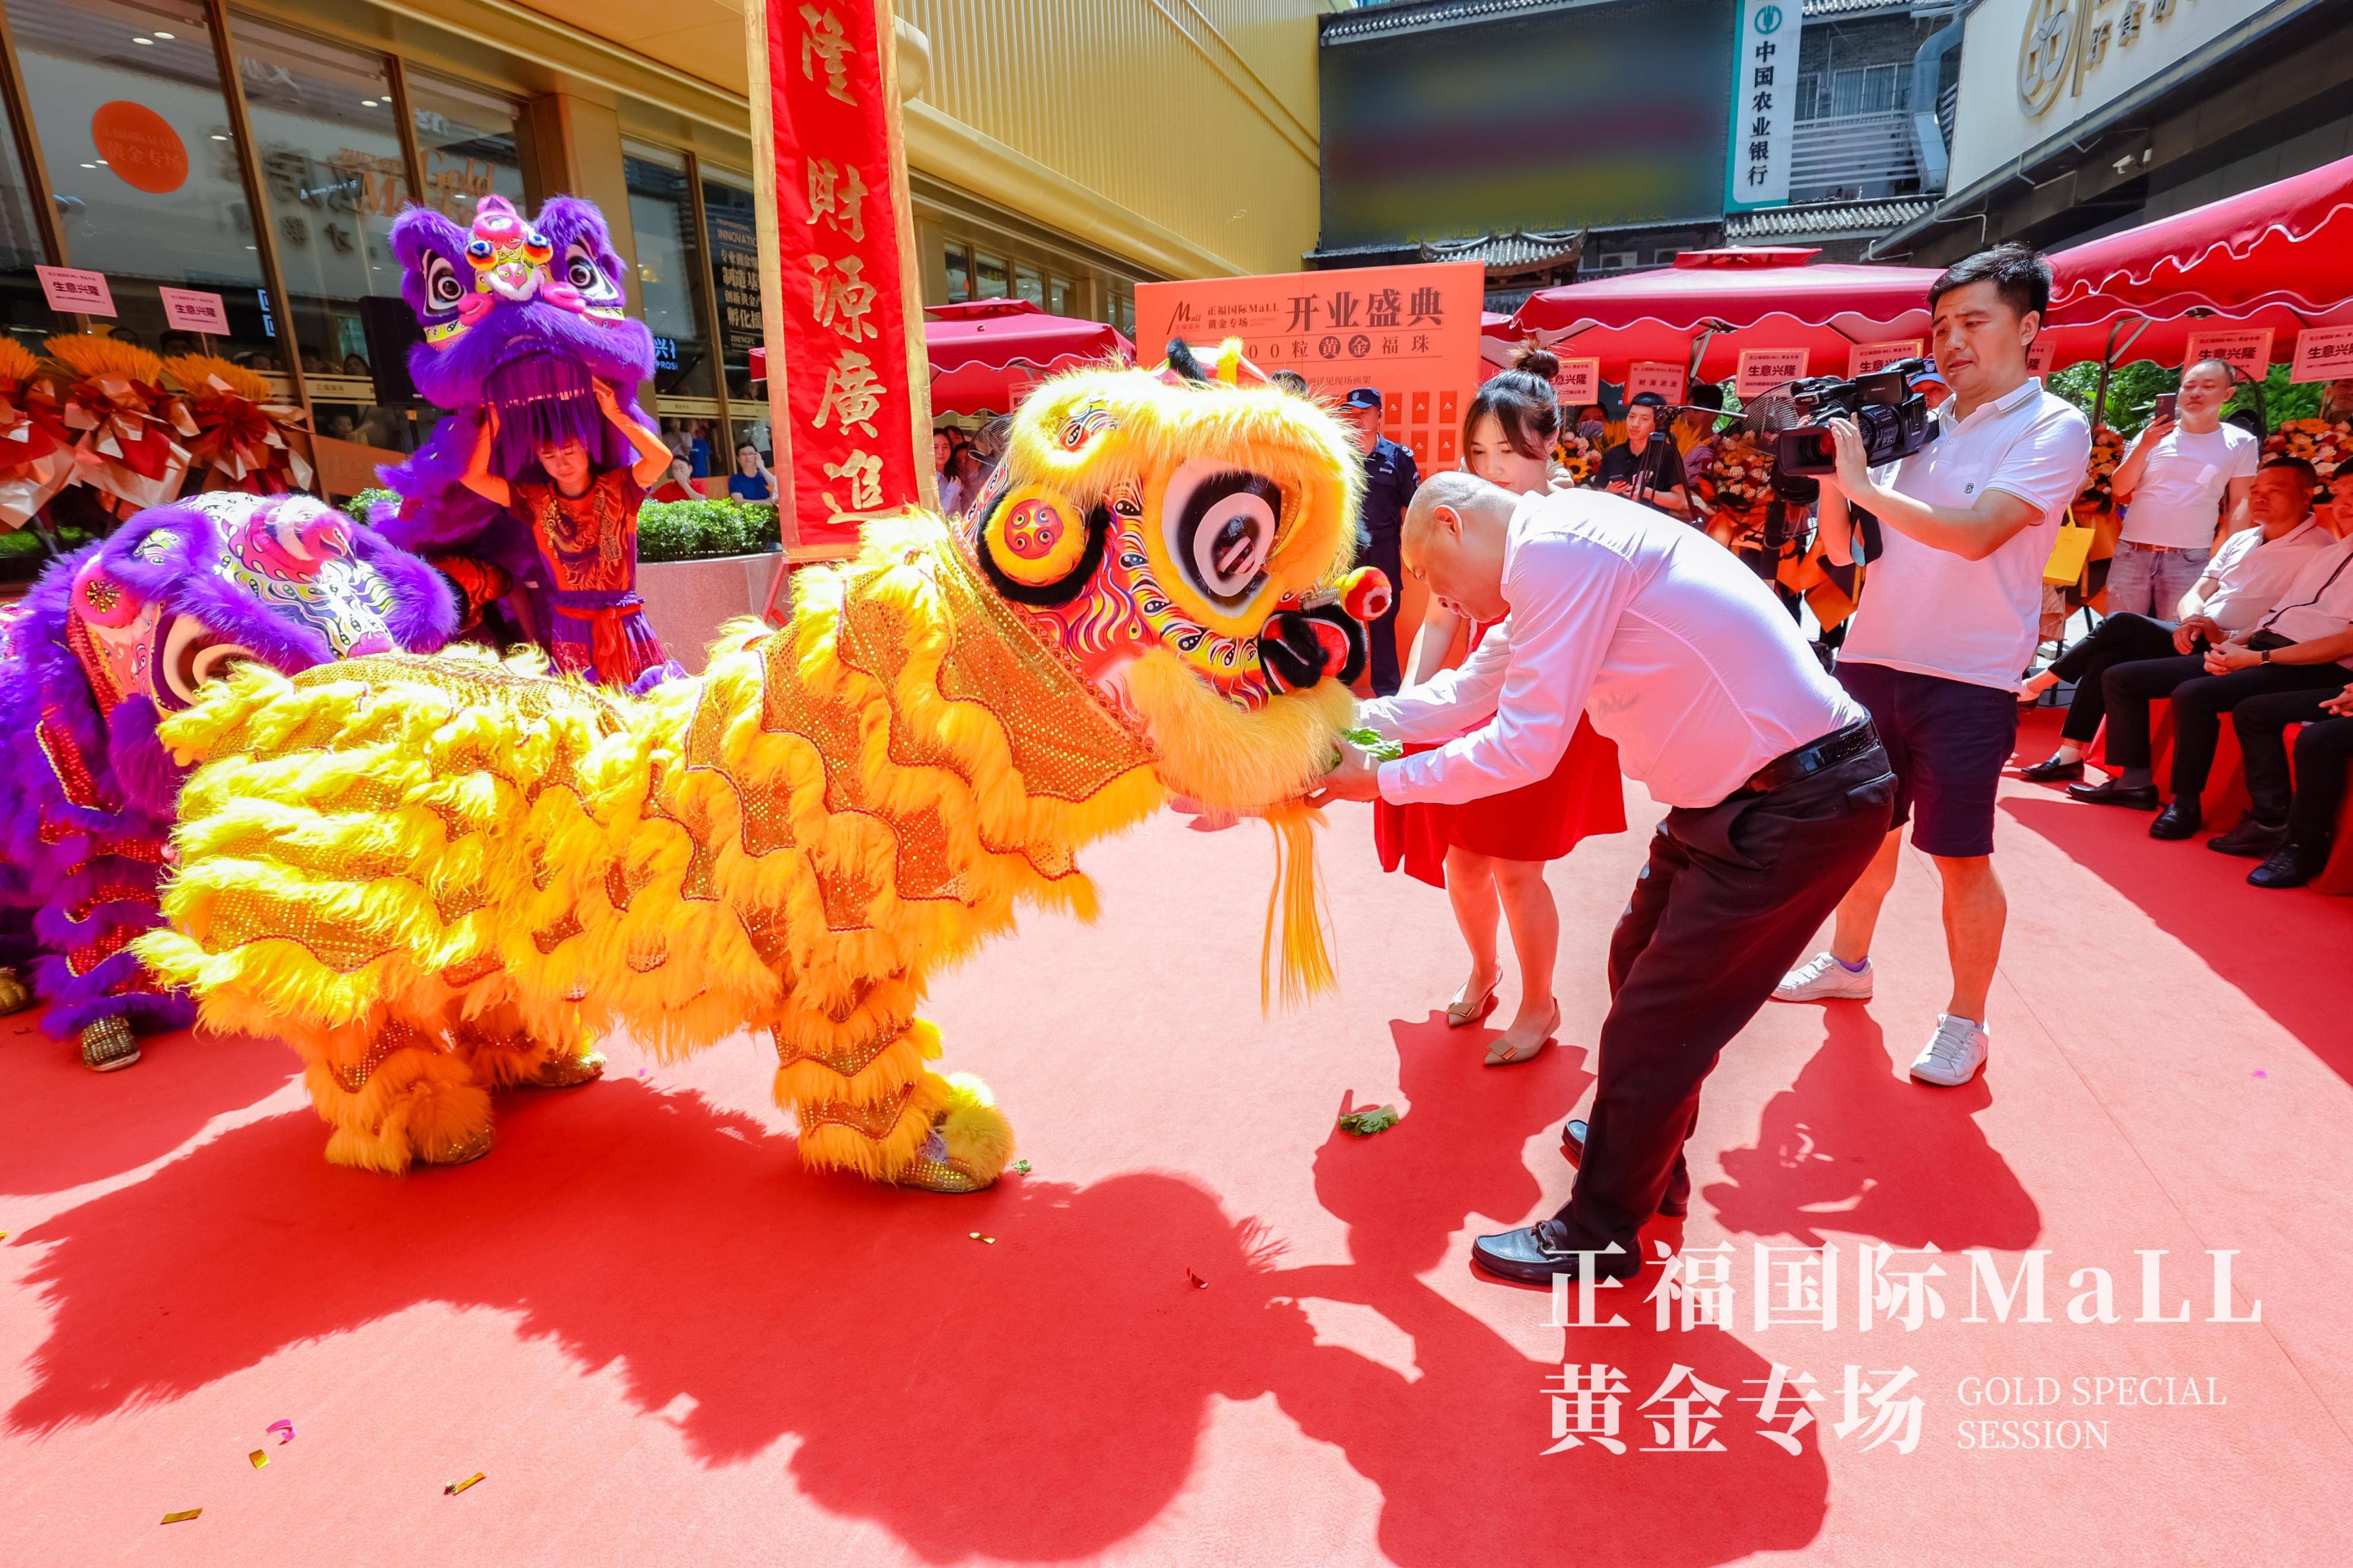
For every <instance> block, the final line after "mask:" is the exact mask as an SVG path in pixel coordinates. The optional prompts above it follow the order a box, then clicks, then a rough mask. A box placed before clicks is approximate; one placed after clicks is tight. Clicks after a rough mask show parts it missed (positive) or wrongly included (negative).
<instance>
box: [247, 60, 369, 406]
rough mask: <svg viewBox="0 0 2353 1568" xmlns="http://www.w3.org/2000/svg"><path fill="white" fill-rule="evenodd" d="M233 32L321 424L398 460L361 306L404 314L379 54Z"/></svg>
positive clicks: (290, 311) (272, 224)
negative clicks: (392, 452) (386, 450)
mask: <svg viewBox="0 0 2353 1568" xmlns="http://www.w3.org/2000/svg"><path fill="white" fill-rule="evenodd" d="M230 34H231V37H232V38H233V39H234V40H235V43H236V49H237V75H238V78H239V79H240V80H241V81H242V82H243V83H244V86H245V100H246V109H247V113H248V118H249V119H250V121H251V122H252V125H253V137H254V157H255V158H256V159H257V160H258V161H259V163H260V167H261V188H262V195H263V196H264V198H265V199H266V200H267V202H268V204H269V223H270V227H271V232H272V233H273V234H275V235H276V236H277V241H278V265H279V268H280V271H281V273H282V275H283V276H284V278H285V280H286V291H287V294H288V295H289V296H290V299H289V301H288V303H289V309H288V314H289V315H290V317H291V318H292V326H293V335H294V341H295V343H296V344H297V345H298V347H299V348H300V350H301V355H302V374H303V382H304V385H305V386H306V387H307V389H308V390H309V392H310V394H311V408H312V412H313V414H314V415H315V416H316V418H317V422H318V428H319V429H320V430H321V431H322V432H323V433H324V434H326V435H330V436H335V437H341V438H343V439H344V440H350V441H364V442H365V443H367V444H368V445H370V446H374V447H391V448H393V449H395V450H401V451H405V450H406V449H408V448H409V447H412V446H414V445H415V440H414V436H413V433H412V431H411V429H410V426H409V421H408V418H407V416H406V414H405V413H404V412H403V411H402V410H401V409H399V408H397V407H396V406H392V405H380V404H379V403H378V401H377V397H376V386H375V378H374V374H373V368H372V366H371V365H370V363H369V360H368V342H367V330H366V326H365V324H364V316H363V310H364V307H363V305H362V303H361V302H362V301H363V300H368V299H371V298H374V299H376V300H384V301H385V304H384V305H380V306H378V307H376V308H377V309H379V310H406V309H407V307H406V305H405V304H398V303H395V302H396V301H398V300H399V298H400V263H399V261H398V260H397V258H395V257H394V255H393V253H392V238H391V236H392V220H393V219H394V218H395V217H396V216H398V215H399V213H400V210H401V208H402V207H404V206H406V205H407V204H408V200H409V191H408V172H407V166H406V163H404V162H403V160H402V157H401V151H400V126H399V121H398V120H397V119H396V116H395V115H394V112H393V104H392V82H391V79H390V78H389V76H388V74H387V72H386V68H385V62H384V58H383V57H382V56H380V55H373V54H364V53H360V52H357V51H355V50H351V49H346V48H343V47H341V46H338V45H334V44H328V43H323V42H321V41H319V40H317V39H314V38H310V37H305V36H303V35H302V34H300V33H293V32H289V31H287V30H286V29H284V28H282V27H278V26H272V25H271V24H269V23H267V22H262V21H259V20H255V19H253V18H250V17H247V16H236V17H234V18H232V20H231V22H230ZM401 386H402V383H401V382H400V381H398V380H395V381H394V382H392V383H391V384H390V385H389V386H388V387H387V389H386V390H387V392H388V393H389V394H390V395H393V396H398V395H400V394H399V389H400V388H401Z"/></svg>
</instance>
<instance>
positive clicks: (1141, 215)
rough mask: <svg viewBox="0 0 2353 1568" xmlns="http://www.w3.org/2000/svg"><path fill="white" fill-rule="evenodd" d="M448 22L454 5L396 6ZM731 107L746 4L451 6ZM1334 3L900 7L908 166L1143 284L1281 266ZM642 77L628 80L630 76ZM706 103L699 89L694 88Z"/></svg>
mask: <svg viewBox="0 0 2353 1568" xmlns="http://www.w3.org/2000/svg"><path fill="white" fill-rule="evenodd" d="M408 4H409V5H414V6H415V7H416V9H417V10H419V11H423V12H427V13H439V15H438V16H436V19H437V20H440V19H442V17H443V16H448V15H449V14H450V11H451V8H452V0H408ZM459 4H460V8H461V9H462V10H463V11H469V12H470V13H471V14H472V20H473V22H474V25H475V26H476V27H477V28H480V29H482V30H484V31H490V32H497V31H500V30H501V29H500V28H499V27H498V26H497V23H498V22H499V21H500V20H501V19H505V18H513V17H517V16H532V17H533V20H539V21H543V22H547V23H553V24H554V25H556V26H559V27H561V28H563V29H565V30H566V31H571V32H574V33H575V34H576V35H578V36H579V37H580V39H581V42H582V43H583V44H584V45H585V46H586V47H588V48H589V49H590V50H592V51H596V50H599V49H601V50H607V51H618V52H621V53H623V54H625V55H628V56H634V57H637V58H638V59H639V60H642V61H643V62H646V63H647V65H649V67H650V68H652V69H653V70H655V71H657V72H662V73H669V72H675V73H678V74H679V75H681V76H683V77H685V78H689V79H691V80H692V81H693V82H694V83H696V84H707V85H708V86H709V87H710V88H712V89H716V90H717V92H718V93H719V94H720V95H723V98H725V99H727V100H732V101H733V104H734V105H735V107H736V110H737V112H738V113H739V115H740V116H741V117H742V118H741V119H740V121H739V123H742V124H743V125H744V126H745V127H746V131H747V132H748V126H749V110H748V108H746V107H744V92H745V88H746V76H745V70H744V44H743V32H742V28H743V12H742V5H741V3H740V0H659V3H655V4H649V3H648V0H538V3H537V4H535V5H530V6H528V7H525V6H522V5H515V4H512V0H459ZM1329 8H1330V5H1329V4H1328V0H900V4H899V14H900V16H901V17H902V19H903V20H904V21H906V22H907V23H909V24H911V25H913V26H915V27H917V28H919V29H920V30H921V31H922V32H923V34H924V35H925V37H926V38H927V39H928V41H929V45H930V51H929V52H930V60H929V71H928V80H927V82H926V85H925V87H924V89H923V93H922V95H921V96H920V97H919V98H918V99H917V100H915V101H913V103H911V104H910V105H909V106H908V110H907V117H906V122H907V152H908V163H909V165H910V167H911V168H912V169H913V171H914V172H915V173H917V174H923V175H929V176H930V177H931V178H933V179H934V180H936V181H938V182H940V183H942V184H949V185H954V186H955V187H957V188H958V189H960V190H963V191H966V192H969V193H970V194H971V195H975V196H977V197H979V198H981V199H982V200H984V201H987V202H990V203H994V204H996V205H998V206H1001V207H1004V208H1007V209H1008V210H1010V211H1011V212H1012V213H1014V214H1017V215H1018V216H1022V217H1025V218H1028V219H1029V220H1030V221H1032V222H1034V223H1036V224H1038V225H1039V226H1043V227H1045V228H1049V229H1051V230H1054V231H1057V232H1059V233H1060V234H1063V235H1066V236H1068V237H1071V239H1074V240H1077V241H1080V242H1082V244H1084V245H1087V246H1091V247H1099V248H1100V249H1102V250H1104V251H1107V252H1110V253H1113V255H1116V256H1118V257H1121V258H1125V259H1126V260H1128V261H1129V262H1131V263H1133V264H1134V268H1136V269H1137V270H1138V271H1140V272H1144V273H1150V274H1159V275H1163V276H1175V277H1184V276H1201V275H1214V274H1220V273H1232V272H1269V271H1288V270H1292V269H1293V268H1297V267H1298V266H1299V265H1300V258H1301V256H1302V255H1303V253H1304V252H1305V251H1306V250H1308V249H1309V248H1311V247H1313V246H1314V243H1315V236H1316V230H1317V226H1318V221H1319V220H1318V201H1319V198H1318V193H1317V188H1316V171H1317V157H1318V153H1317V144H1316V125H1317V119H1316V101H1315V17H1316V15H1317V14H1318V13H1319V12H1321V11H1324V10H1327V9H1329ZM633 74H636V73H633ZM691 96H700V95H691Z"/></svg>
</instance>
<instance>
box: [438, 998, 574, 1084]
mask: <svg viewBox="0 0 2353 1568" xmlns="http://www.w3.org/2000/svg"><path fill="white" fill-rule="evenodd" d="M447 1032H448V1037H449V1040H450V1043H451V1045H452V1046H453V1047H454V1048H455V1049H456V1050H457V1051H458V1052H459V1054H460V1055H461V1056H463V1057H464V1058H466V1061H467V1064H468V1065H469V1066H470V1067H471V1068H473V1071H474V1077H475V1079H477V1080H478V1081H480V1083H482V1084H483V1085H484V1086H486V1087H488V1088H491V1089H571V1088H573V1087H575V1085H578V1084H584V1083H587V1082H589V1081H591V1080H593V1079H598V1078H602V1077H603V1076H604V1073H605V1055H604V1053H603V1052H602V1051H599V1050H598V1049H597V1048H596V1044H595V1042H594V1041H593V1040H592V1038H591V1037H589V1036H588V1035H587V1034H586V1032H582V1033H578V1034H575V1035H574V1036H573V1037H570V1038H556V1039H546V1040H543V1039H540V1038H538V1037H535V1036H533V1034H532V1033H531V1032H530V1031H529V1030H527V1029H525V1028H524V1027H523V1026H522V1015H521V1013H520V1012H519V1011H518V1010H517V1009H516V1008H515V1007H514V1006H513V1005H511V1004H508V1003H500V1004H498V1005H495V1006H491V1007H485V1008H483V1009H481V1010H480V1012H478V1013H477V1014H476V1015H475V1016H472V1017H470V1018H460V1017H458V1016H456V1012H455V1010H454V1009H452V1010H451V1013H450V1017H449V1023H448V1031H447Z"/></svg>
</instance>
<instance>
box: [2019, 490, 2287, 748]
mask: <svg viewBox="0 0 2353 1568" xmlns="http://www.w3.org/2000/svg"><path fill="white" fill-rule="evenodd" d="M2318 483H2319V478H2318V476H2317V475H2316V473H2315V472H2314V471H2313V468H2312V465H2311V464H2310V463H2307V462H2306V461H2305V460H2304V459H2303V458H2273V459H2272V460H2271V461H2270V462H2269V463H2267V464H2265V465H2264V467H2263V470H2262V471H2261V472H2259V473H2257V474H2256V475H2255V478H2254V482H2253V484H2252V485H2250V486H2249V487H2248V492H2247V510H2248V513H2249V514H2250V515H2251V516H2252V517H2253V519H2254V520H2255V526H2254V527H2253V528H2248V529H2242V530H2241V531H2238V532H2237V533H2234V534H2232V535H2231V537H2230V538H2228V539H2226V540H2224V541H2223V542H2222V547H2221V549H2220V550H2217V551H2216V552H2214V559H2213V560H2212V561H2211V562H2210V563H2208V564H2207V567H2206V570H2205V572H2204V574H2202V575H2200V578H2199V579H2198V582H2197V583H2196V584H2195V585H2193V586H2192V587H2191V588H2190V590H2189V592H2188V593H2187V594H2184V595H2182V596H2181V603H2180V604H2179V605H2173V606H2168V607H2169V608H2172V609H2173V610H2174V612H2175V614H2176V615H2178V616H2179V617H2180V618H2179V620H2172V621H2161V620H2156V619H2153V618H2151V617H2150V616H2135V615H2125V614H2116V615H2111V616H2108V617H2107V619H2105V620H2104V621H2102V622H2101V623H2100V626H2099V629H2098V630H2096V631H2094V633H2093V634H2092V635H2091V636H2090V637H2085V638H2084V640H2083V641H2081V642H2079V643H2077V644H2076V645H2075V646H2074V647H2071V648H2069V649H2068V650H2067V651H2066V652H2065V653H2063V654H2061V655H2060V656H2059V657H2058V658H2056V659H2055V660H2053V661H2052V665H2051V668H2048V669H2046V670H2044V671H2042V674H2040V675H2037V676H2035V677H2033V678H2032V679H2030V680H2028V681H2027V682H2026V683H2025V684H2024V685H2023V686H2021V687H2020V688H2019V689H2018V690H2019V696H2020V698H2021V700H2031V699H2033V698H2037V697H2040V696H2042V694H2043V693H2044V692H2045V691H2048V690H2050V689H2052V687H2054V686H2056V685H2058V684H2059V683H2060V682H2061V681H2063V680H2065V681H2072V682H2073V684H2074V687H2075V696H2074V700H2073V701H2071V702H2070V703H2068V705H2067V718H2066V720H2065V721H2064V722H2063V723H2062V724H2061V725H2060V727H2059V749H2058V750H2057V751H2056V752H2052V754H2051V755H2050V756H2049V757H2048V758H2046V759H2045V760H2043V761H2042V762H2039V763H2035V764H2034V765H2033V766H2031V767H2028V768H2021V769H2020V770H2019V777H2021V778H2022V779H2026V780H2029V781H2030V782H2031V783H2034V784H2055V783H2062V782H2064V781H2067V780H2071V779H2080V778H2082V777H2083V776H2084V754H2085V753H2086V752H2089V751H2090V750H2091V749H2092V742H2094V741H2095V740H2097V739H2098V738H2099V733H2100V721H2101V720H2102V719H2104V718H2105V717H2106V715H2107V710H2108V708H2107V700H2106V696H2105V693H2104V692H2103V690H2102V689H2101V686H2100V678H2101V677H2102V676H2104V675H2105V674H2106V673H2107V672H2108V670H2109V669H2110V668H2112V667H2113V666H2116V665H2119V664H2129V663H2131V662H2132V661H2133V660H2135V659H2142V658H2164V657H2165V656H2166V655H2168V654H2169V653H2170V654H2193V653H2194V654H2202V653H2204V652H2205V651H2206V649H2207V647H2209V646H2210V645H2211V644H2213V643H2217V642H2220V641H2221V640H2222V639H2223V638H2225V637H2229V636H2230V635H2231V634H2232V633H2233V632H2242V631H2247V630H2249V629H2251V628H2252V627H2253V626H2254V625H2255V623H2257V622H2258V621H2260V620H2262V619H2263V617H2264V616H2267V615H2269V614H2270V613H2271V611H2272V606H2273V605H2276V604H2277V603H2278V602H2279V598H2280V595H2282V594H2283V593H2284V592H2285V591H2286V589H2287V585H2288V584H2290V583H2292V582H2294V581H2295V574H2296V573H2297V572H2298V571H2300V570H2302V568H2303V566H2304V563H2305V560H2306V557H2307V556H2309V555H2310V554H2311V553H2312V552H2314V551H2316V550H2325V549H2327V547H2328V545H2329V543H2330V542H2331V536H2330V534H2329V531H2328V530H2327V527H2326V526H2324V525H2323V524H2322V522H2321V521H2320V520H2319V519H2317V518H2316V517H2314V516H2313V515H2312V492H2313V489H2314V488H2315V487H2316V485H2317V484H2318Z"/></svg>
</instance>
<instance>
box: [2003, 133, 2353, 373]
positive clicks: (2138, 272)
mask: <svg viewBox="0 0 2353 1568" xmlns="http://www.w3.org/2000/svg"><path fill="white" fill-rule="evenodd" d="M2051 270H2052V276H2053V288H2052V295H2051V317H2050V322H2049V328H2050V331H2051V332H2052V335H2053V337H2054V338H2055V339H2056V340H2057V341H2058V346H2059V348H2060V351H2061V353H2060V363H2073V362H2074V361H2076V360H2085V359H2089V360H2103V361H2115V360H2124V359H2148V360H2155V361H2157V362H2158V363H2160V364H2170V363H2179V360H2180V359H2181V358H2182V356H2183V353H2184V352H2185V350H2186V349H2187V347H2188V342H2189V334H2190V333H2192V332H2195V331H2211V330H2212V329H2214V328H2217V327H2243V328H2262V327H2269V328H2271V329H2272V331H2273V336H2272V358H2273V359H2274V361H2284V360H2285V359H2287V358H2289V357H2290V356H2291V355H2292V354H2293V353H2295V334H2296V332H2297V331H2300V330H2301V329H2303V328H2305V327H2310V326H2328V325H2341V324H2346V323H2353V158H2340V159H2338V160H2337V162H2336V163H2328V164H2324V165H2323V166H2321V167H2320V168H2317V169H2314V170H2311V171H2309V172H2308V173H2306V174H2296V175H2294V176H2292V177H2290V178H2288V179H2284V180H2280V181H2277V182H2275V183H2274V184H2269V185H2264V186H2263V187H2261V188H2260V189H2257V190H2253V191H2245V192H2242V193H2241V194H2240V195H2235V196H2226V197H2224V198H2223V199H2222V200H2221V201H2218V202H2209V203H2207V204H2206V205H2204V206H2201V207H2192V208H2191V209H2190V210H2189V211H2188V212H2184V213H2177V214H2175V215H2174V216H2171V217H2166V218H2158V219H2157V220H2156V221H2155V222H2153V223H2146V224H2142V225H2140V226H2138V227H2137V228H2130V229H2126V230H2125V231H2124V232H2123V233H2121V234H2112V235H2109V236H2107V237H2105V238H2101V239H2094V240H2089V241H2086V242H2085V243H2084V244H2082V245H2078V246H2075V247H2072V248H2070V249H2067V250H2063V251H2061V252H2059V253H2058V254H2057V255H2055V256H2053V257H2052V258H2051Z"/></svg>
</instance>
